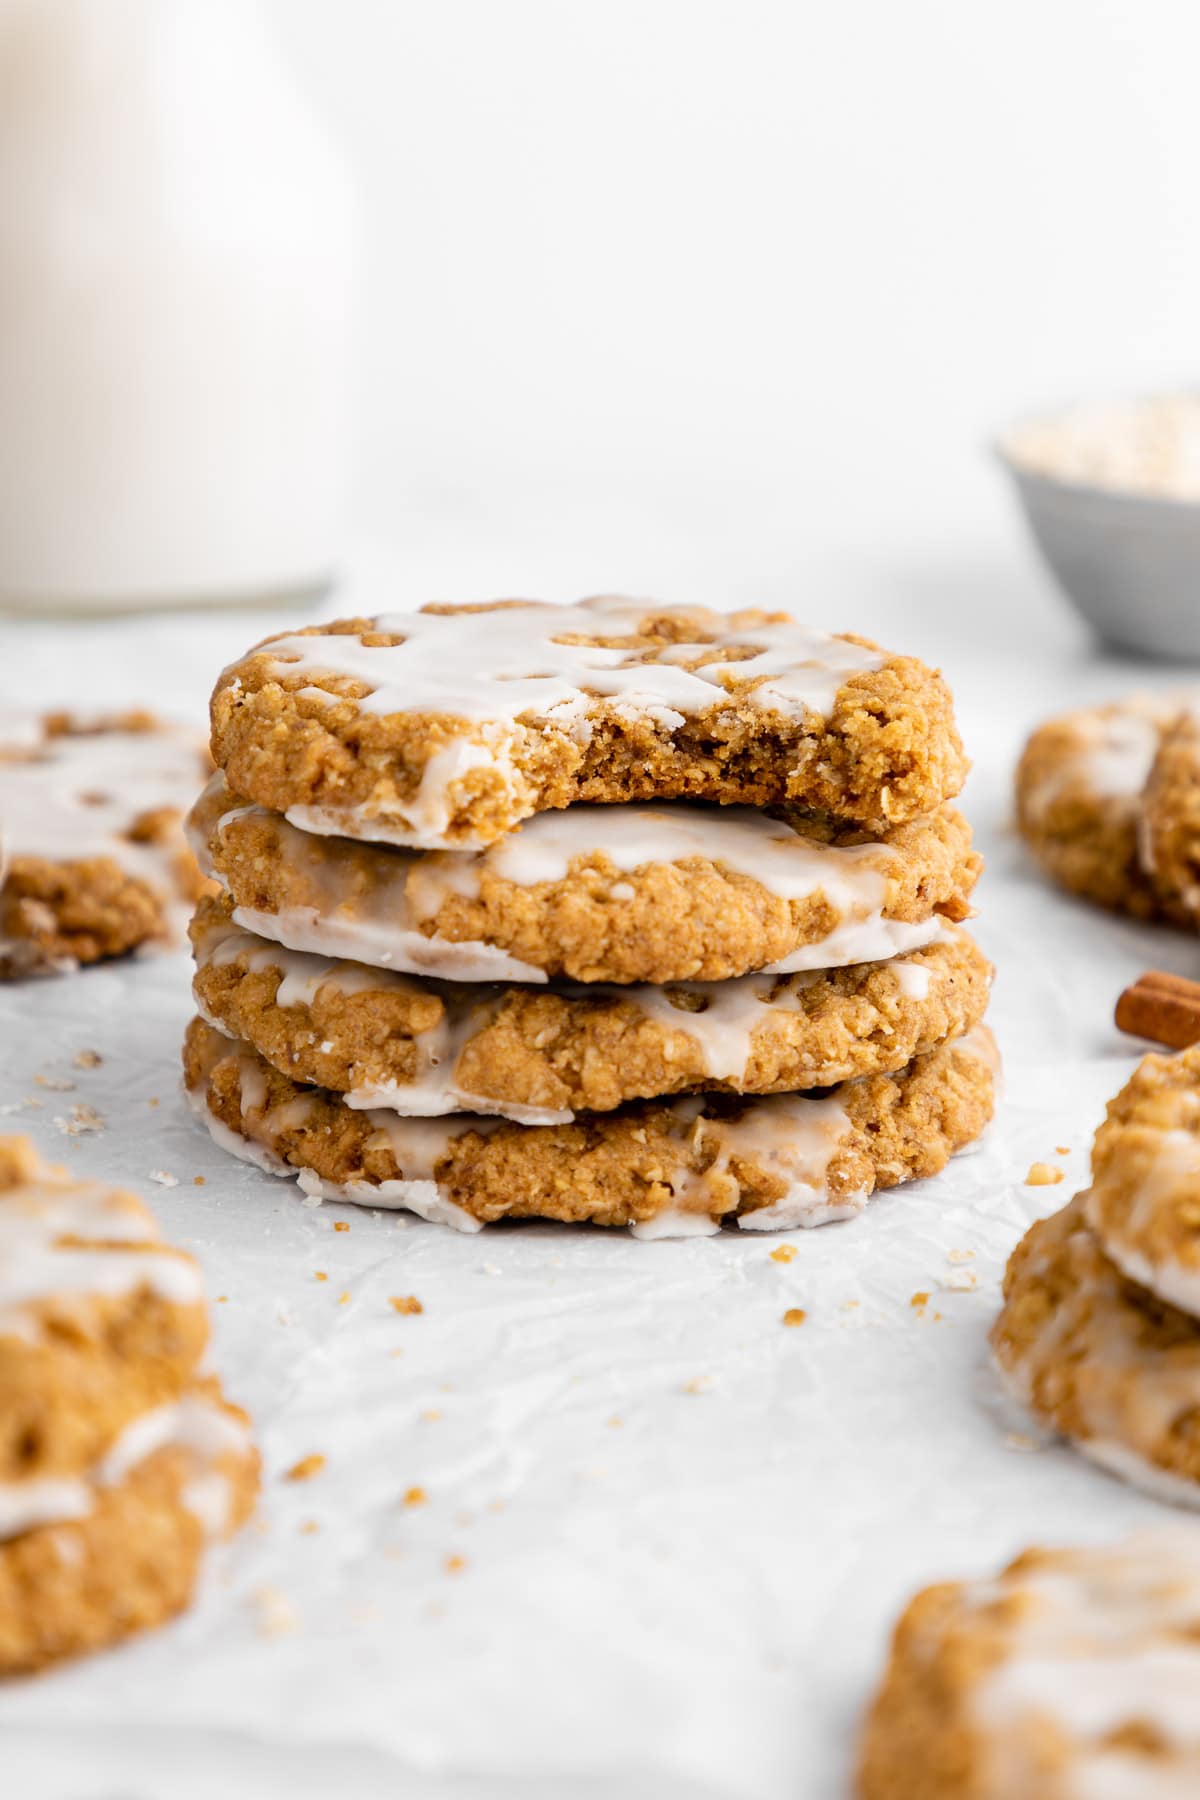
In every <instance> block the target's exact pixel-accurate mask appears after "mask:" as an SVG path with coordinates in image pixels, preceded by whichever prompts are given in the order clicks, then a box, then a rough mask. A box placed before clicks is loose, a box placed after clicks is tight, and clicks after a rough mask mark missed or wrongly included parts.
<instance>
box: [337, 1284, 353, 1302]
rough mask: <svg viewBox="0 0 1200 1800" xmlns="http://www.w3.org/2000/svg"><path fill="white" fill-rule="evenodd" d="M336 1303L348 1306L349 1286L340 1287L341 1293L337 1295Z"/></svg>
mask: <svg viewBox="0 0 1200 1800" xmlns="http://www.w3.org/2000/svg"><path fill="white" fill-rule="evenodd" d="M337 1303H338V1305H339V1306H349V1304H350V1289H349V1288H343V1289H342V1291H341V1293H340V1294H339V1295H338V1297H337Z"/></svg>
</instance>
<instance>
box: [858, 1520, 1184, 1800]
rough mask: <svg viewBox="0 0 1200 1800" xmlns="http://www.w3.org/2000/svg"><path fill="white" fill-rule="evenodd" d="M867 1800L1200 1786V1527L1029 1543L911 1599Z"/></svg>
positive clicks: (878, 1715) (1028, 1797)
mask: <svg viewBox="0 0 1200 1800" xmlns="http://www.w3.org/2000/svg"><path fill="white" fill-rule="evenodd" d="M856 1793H857V1796H858V1800H1092V1797H1094V1800H1184V1797H1185V1796H1189V1795H1193V1794H1197V1793H1200V1526H1196V1527H1186V1528H1185V1527H1183V1526H1182V1525H1177V1526H1174V1527H1173V1528H1172V1529H1170V1530H1168V1531H1155V1532H1153V1533H1151V1532H1145V1533H1141V1534H1139V1535H1138V1536H1137V1537H1134V1538H1131V1539H1129V1540H1127V1541H1126V1542H1124V1543H1120V1544H1114V1545H1109V1546H1103V1547H1096V1548H1086V1549H1069V1550H1027V1551H1025V1553H1024V1554H1023V1555H1022V1556H1019V1557H1017V1559H1016V1561H1015V1562H1012V1563H1010V1564H1009V1566H1008V1567H1007V1568H1006V1569H1004V1570H1002V1571H1001V1573H1000V1574H999V1575H997V1576H993V1577H984V1578H983V1579H981V1580H976V1581H965V1582H959V1581H954V1582H943V1583H940V1584H939V1585H937V1586H936V1587H929V1588H925V1589H924V1590H923V1591H922V1592H921V1593H919V1594H917V1596H916V1597H915V1598H914V1599H913V1600H912V1601H911V1602H910V1603H909V1605H908V1607H907V1608H906V1609H905V1611H904V1613H903V1614H902V1616H901V1618H900V1621H899V1623H898V1625H897V1626H896V1630H895V1634H894V1636H893V1639H892V1645H891V1654H890V1657H889V1660H888V1663H887V1667H886V1669H885V1672H884V1675H883V1680H882V1683H881V1685H880V1688H879V1691H878V1693H877V1694H876V1696H875V1699H874V1701H873V1703H872V1705H871V1707H870V1710H869V1712H868V1714H867V1717H866V1720H865V1722H864V1726H863V1731H862V1736H861V1740H860V1745H859V1760H858V1779H857V1786H856Z"/></svg>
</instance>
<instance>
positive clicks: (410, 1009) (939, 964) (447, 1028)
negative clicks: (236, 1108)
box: [192, 901, 991, 1124]
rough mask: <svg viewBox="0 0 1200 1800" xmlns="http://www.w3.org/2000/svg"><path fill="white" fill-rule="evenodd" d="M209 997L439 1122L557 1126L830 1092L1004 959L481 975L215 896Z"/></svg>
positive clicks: (926, 956)
mask: <svg viewBox="0 0 1200 1800" xmlns="http://www.w3.org/2000/svg"><path fill="white" fill-rule="evenodd" d="M192 939H193V943H194V946H195V949H196V959H197V972H196V979H195V984H194V992H195V996H196V1001H197V1004H198V1006H199V1008H200V1011H201V1012H202V1013H203V1015H204V1016H205V1017H206V1018H207V1019H208V1020H209V1022H210V1023H211V1024H214V1025H216V1026H217V1027H218V1028H219V1029H220V1030H222V1031H223V1032H225V1033H226V1034H227V1035H229V1036H231V1037H234V1038H243V1039H245V1040H246V1041H247V1042H248V1043H250V1044H251V1045H253V1047H254V1048H255V1049H257V1050H259V1051H260V1052H261V1053H262V1055H263V1056H265V1057H266V1059H267V1061H268V1062H270V1063H271V1064H272V1065H273V1066H274V1067H275V1068H277V1069H279V1070H280V1071H281V1072H282V1073H284V1074H286V1075H291V1076H292V1077H293V1078H294V1079H296V1080H299V1081H306V1082H313V1083H315V1084H316V1085H318V1086H321V1087H327V1088H331V1089H333V1090H334V1091H335V1092H337V1093H340V1094H343V1095H345V1096H346V1098H347V1100H348V1102H349V1104H351V1105H353V1106H356V1107H364V1108H365V1107H371V1106H386V1107H391V1108H393V1109H394V1110H396V1111H398V1112H401V1113H406V1114H416V1115H420V1116H425V1117H430V1116H436V1115H438V1114H442V1113H447V1112H453V1111H460V1112H480V1113H497V1114H501V1115H503V1116H506V1117H508V1118H514V1119H517V1120H520V1121H523V1122H524V1123H527V1124H557V1123H563V1122H565V1120H567V1119H569V1118H570V1116H571V1114H572V1113H575V1112H581V1111H588V1112H594V1111H609V1110H611V1109H612V1108H613V1107H616V1106H620V1105H621V1104H622V1103H623V1102H625V1101H628V1100H635V1099H646V1098H653V1097H656V1096H661V1095H670V1094H675V1093H679V1092H682V1091H684V1090H685V1089H690V1088H705V1089H709V1088H721V1087H725V1088H728V1089H731V1090H732V1091H734V1092H741V1093H773V1092H795V1091H796V1090H798V1089H803V1088H814V1087H829V1086H832V1085H833V1084H834V1083H836V1082H839V1081H844V1080H847V1079H849V1078H850V1077H852V1076H858V1075H864V1074H878V1073H888V1072H892V1071H895V1070H898V1069H901V1068H903V1067H904V1066H905V1065H906V1064H907V1063H908V1062H910V1061H911V1060H912V1058H913V1057H914V1056H916V1055H919V1054H922V1053H923V1052H924V1051H926V1050H930V1049H932V1048H933V1046H934V1045H935V1044H937V1043H940V1042H941V1041H942V1040H943V1039H945V1038H948V1037H958V1036H961V1035H962V1034H963V1033H964V1032H966V1031H968V1030H969V1029H970V1028H971V1027H972V1026H973V1025H976V1024H978V1023H979V1021H980V1019H981V1018H982V1017H983V1013H984V1010H985V1008H986V1005H987V998H988V990H989V985H990V975H991V970H990V968H989V965H988V963H987V960H986V958H984V957H983V956H982V954H981V953H980V951H979V950H978V948H977V947H976V946H975V944H974V943H973V942H972V941H971V939H970V938H969V937H968V936H967V934H966V933H965V932H963V931H960V930H957V929H956V928H954V927H952V926H948V927H946V929H945V931H944V933H943V935H942V936H941V937H940V938H939V939H937V940H936V941H935V942H934V943H932V944H930V945H927V946H925V947H924V948H922V949H920V950H915V951H911V952H910V953H909V954H908V955H907V956H900V957H896V958H894V959H892V960H891V961H889V962H886V963H866V964H856V965H854V966H853V967H851V968H846V969H838V970H832V971H827V972H819V971H812V972H809V973H805V974H799V975H774V976H773V975H745V976H742V977H741V978H740V979H738V980H734V981H722V982H691V983H687V984H683V985H676V986H674V987H666V988H660V987H647V986H630V987H623V988H622V987H617V988H614V987H603V986H600V985H598V984H597V985H593V986H591V987H571V988H566V989H563V988H556V989H549V988H513V987H507V988H505V987H493V988H486V987H479V986H474V985H462V984H456V983H450V982H435V981H429V980H424V979H420V978H417V977H413V976H405V975H392V974H389V973H387V972H386V971H383V970H372V969H369V968H366V967H364V965H362V964H360V963H347V962H342V963H338V962H333V961H331V960H329V959H328V958H323V957H316V956H311V955H307V954H303V953H300V952H296V951H290V950H285V949H282V948H281V947H280V946H279V945H277V944H272V943H270V942H269V941H268V940H264V939H262V938H258V937H255V936H254V935H253V934H251V933H247V932H243V931H241V930H239V929H238V928H237V927H236V926H235V925H234V924H233V922H232V919H231V914H230V908H229V905H228V902H219V901H207V902H204V903H203V904H202V906H201V909H200V912H199V914H198V915H197V919H196V922H195V924H194V925H193V928H192Z"/></svg>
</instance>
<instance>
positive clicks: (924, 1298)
mask: <svg viewBox="0 0 1200 1800" xmlns="http://www.w3.org/2000/svg"><path fill="white" fill-rule="evenodd" d="M908 1304H909V1305H910V1306H911V1307H912V1309H913V1311H914V1312H924V1310H925V1308H926V1307H927V1306H928V1305H929V1294H928V1292H927V1291H926V1290H925V1289H924V1288H918V1289H917V1291H916V1293H915V1294H913V1295H912V1296H911V1298H910V1299H909V1302H908Z"/></svg>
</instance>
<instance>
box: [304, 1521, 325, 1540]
mask: <svg viewBox="0 0 1200 1800" xmlns="http://www.w3.org/2000/svg"><path fill="white" fill-rule="evenodd" d="M320 1529H321V1527H320V1526H319V1525H318V1523H317V1521H316V1520H315V1519H305V1521H304V1523H303V1525H301V1526H300V1527H299V1531H300V1536H301V1537H312V1536H313V1534H314V1533H315V1532H318V1531H320Z"/></svg>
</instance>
